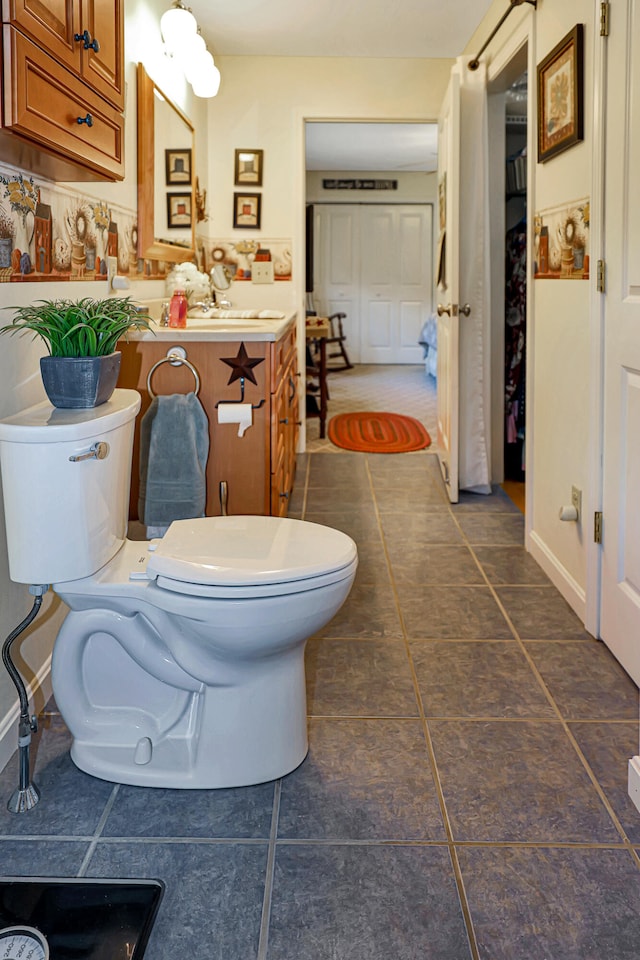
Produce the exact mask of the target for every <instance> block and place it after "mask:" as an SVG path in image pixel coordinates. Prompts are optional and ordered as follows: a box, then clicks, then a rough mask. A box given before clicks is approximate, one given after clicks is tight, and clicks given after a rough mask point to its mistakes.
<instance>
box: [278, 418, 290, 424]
mask: <svg viewBox="0 0 640 960" xmlns="http://www.w3.org/2000/svg"><path fill="white" fill-rule="evenodd" d="M280 423H289V417H285V418H284V420H280Z"/></svg>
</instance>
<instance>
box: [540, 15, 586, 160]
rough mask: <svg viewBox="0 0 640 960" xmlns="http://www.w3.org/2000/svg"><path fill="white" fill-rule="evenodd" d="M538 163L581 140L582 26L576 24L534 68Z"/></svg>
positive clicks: (582, 109) (582, 89)
mask: <svg viewBox="0 0 640 960" xmlns="http://www.w3.org/2000/svg"><path fill="white" fill-rule="evenodd" d="M537 83H538V163H545V162H546V161H547V160H550V159H551V157H555V156H556V155H557V154H559V153H561V152H562V151H563V150H567V149H568V148H569V147H572V146H573V145H574V144H575V143H578V142H579V141H581V140H583V139H584V28H583V25H582V24H581V23H577V24H576V25H575V27H574V28H573V30H570V31H569V33H568V34H567V35H566V37H563V39H562V40H561V41H560V43H558V44H557V45H556V46H555V47H554V48H553V50H552V51H551V53H549V54H548V55H547V56H546V57H545V58H544V60H543V61H542V62H541V63H540V64H539V65H538V68H537Z"/></svg>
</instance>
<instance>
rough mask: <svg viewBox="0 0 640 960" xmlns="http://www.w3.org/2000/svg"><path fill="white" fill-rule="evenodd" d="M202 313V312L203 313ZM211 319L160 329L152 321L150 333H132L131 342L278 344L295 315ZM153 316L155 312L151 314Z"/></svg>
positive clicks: (233, 313)
mask: <svg viewBox="0 0 640 960" xmlns="http://www.w3.org/2000/svg"><path fill="white" fill-rule="evenodd" d="M200 313H202V311H200ZM213 314H214V315H212V316H206V315H205V316H188V317H187V326H186V327H184V328H179V327H161V326H160V325H159V324H158V322H157V321H156V320H153V321H152V329H151V330H141V331H133V330H132V331H130V332H129V334H128V335H127V339H128V340H159V341H164V340H171V341H172V342H174V343H175V342H176V341H177V340H200V341H202V340H214V341H216V340H217V341H230V340H245V341H247V342H249V341H259V340H262V341H265V340H266V341H272V342H274V341H276V340H280V339H282V337H283V336H284V335H285V334H286V333H287V332H288V331H289V329H290V328H291V326H292V325H293V323H294V321H295V317H296V315H295V313H294V312H291V311H290V312H288V313H285V312H280V311H276V310H217V311H213ZM151 316H153V312H152V313H151Z"/></svg>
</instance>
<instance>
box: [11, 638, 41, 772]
mask: <svg viewBox="0 0 640 960" xmlns="http://www.w3.org/2000/svg"><path fill="white" fill-rule="evenodd" d="M27 694H28V696H29V703H30V704H31V705H32V709H33V712H34V713H37V712H38V711H40V710H41V709H42V707H43V706H44V705H45V703H46V702H47V700H48V699H49V697H50V696H51V656H48V657H47V659H46V660H45V662H44V663H43V664H42V666H41V668H40V670H38V673H37V674H36V676H35V677H34V679H33V681H32V682H31V683H30V684H29V685H28V686H27ZM19 719H20V701H19V700H18V697H17V694H16V700H15V703H14V704H13V705H12V707H11V709H10V710H9V712H8V713H6V714H5V715H4V717H0V771H1V770H4V768H5V767H6V765H7V764H8V762H9V760H10V759H11V757H12V756H13V754H14V753H15V751H16V750H17V749H18V720H19Z"/></svg>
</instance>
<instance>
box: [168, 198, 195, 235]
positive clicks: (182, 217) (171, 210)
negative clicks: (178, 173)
mask: <svg viewBox="0 0 640 960" xmlns="http://www.w3.org/2000/svg"><path fill="white" fill-rule="evenodd" d="M192 221H193V197H192V195H191V194H190V193H168V194H167V226H168V227H169V229H170V230H185V229H189V227H191V225H192Z"/></svg>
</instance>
